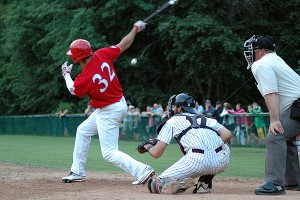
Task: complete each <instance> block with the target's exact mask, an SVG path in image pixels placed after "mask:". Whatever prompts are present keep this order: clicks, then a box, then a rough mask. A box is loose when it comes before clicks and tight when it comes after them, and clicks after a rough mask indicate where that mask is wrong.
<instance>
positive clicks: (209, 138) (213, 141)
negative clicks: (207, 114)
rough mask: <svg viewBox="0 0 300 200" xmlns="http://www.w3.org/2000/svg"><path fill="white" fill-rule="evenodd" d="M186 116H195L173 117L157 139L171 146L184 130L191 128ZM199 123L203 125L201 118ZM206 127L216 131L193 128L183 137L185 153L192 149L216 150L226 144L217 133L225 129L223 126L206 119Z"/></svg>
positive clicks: (182, 143) (187, 114)
mask: <svg viewBox="0 0 300 200" xmlns="http://www.w3.org/2000/svg"><path fill="white" fill-rule="evenodd" d="M186 116H194V115H193V114H189V113H184V114H181V115H174V116H173V117H171V118H170V119H169V120H168V121H167V122H166V123H165V125H164V126H163V127H162V129H161V131H160V132H159V135H158V137H157V139H158V140H160V141H162V142H164V143H166V144H170V142H171V141H172V139H173V138H176V137H178V136H179V134H180V133H181V132H182V131H183V130H185V129H187V128H188V127H190V126H191V122H190V121H189V120H188V119H187V117H186ZM197 123H198V124H199V125H200V124H201V117H200V118H198V119H197ZM206 126H208V127H210V128H211V129H213V130H214V131H213V130H210V129H204V128H197V129H194V128H192V129H191V130H189V131H188V132H187V133H186V134H185V135H184V136H182V138H181V139H180V143H181V145H182V147H183V148H184V151H185V152H188V151H189V150H190V149H203V150H204V151H205V150H215V149H216V148H218V147H220V146H222V145H223V144H224V142H223V141H222V139H221V137H220V136H219V135H218V134H217V133H216V132H218V131H219V130H221V128H223V125H221V124H219V123H218V122H217V121H216V120H215V119H212V118H206Z"/></svg>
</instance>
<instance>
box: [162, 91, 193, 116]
mask: <svg viewBox="0 0 300 200" xmlns="http://www.w3.org/2000/svg"><path fill="white" fill-rule="evenodd" d="M172 105H176V106H180V107H181V108H182V109H183V110H185V111H186V112H188V113H191V114H197V111H196V109H195V105H196V102H195V100H194V99H193V97H192V96H190V95H189V94H187V93H180V94H177V95H173V96H171V97H170V99H169V102H168V111H169V112H168V113H169V117H171V116H173V115H174V111H173V110H172Z"/></svg>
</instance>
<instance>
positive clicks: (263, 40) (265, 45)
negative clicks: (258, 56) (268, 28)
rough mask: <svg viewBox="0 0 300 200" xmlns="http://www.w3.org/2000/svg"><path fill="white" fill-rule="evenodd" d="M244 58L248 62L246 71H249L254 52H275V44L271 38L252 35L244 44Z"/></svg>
mask: <svg viewBox="0 0 300 200" xmlns="http://www.w3.org/2000/svg"><path fill="white" fill-rule="evenodd" d="M244 48H245V50H244V56H245V59H246V61H247V62H248V66H247V69H250V68H251V66H252V64H253V62H254V60H255V58H254V56H255V54H254V50H256V49H266V50H272V51H275V42H274V40H273V38H272V37H271V36H267V35H265V36H261V35H253V36H252V37H251V38H250V39H248V40H246V41H245V43H244Z"/></svg>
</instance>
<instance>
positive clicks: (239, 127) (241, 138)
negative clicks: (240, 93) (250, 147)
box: [228, 103, 246, 145]
mask: <svg viewBox="0 0 300 200" xmlns="http://www.w3.org/2000/svg"><path fill="white" fill-rule="evenodd" d="M228 113H229V114H231V115H234V114H236V115H239V114H245V113H246V112H245V110H244V109H243V108H242V106H241V104H240V103H237V104H236V106H235V111H231V110H228ZM235 124H236V129H235V133H236V134H235V135H236V138H237V141H238V143H239V144H241V145H245V131H246V122H245V117H244V116H236V117H235Z"/></svg>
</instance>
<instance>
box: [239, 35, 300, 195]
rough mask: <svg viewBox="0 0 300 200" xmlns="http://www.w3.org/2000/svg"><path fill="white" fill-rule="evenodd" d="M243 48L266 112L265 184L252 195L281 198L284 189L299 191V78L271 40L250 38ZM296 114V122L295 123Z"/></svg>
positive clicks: (258, 37)
mask: <svg viewBox="0 0 300 200" xmlns="http://www.w3.org/2000/svg"><path fill="white" fill-rule="evenodd" d="M244 47H245V51H244V56H245V58H246V60H247V62H248V67H247V68H248V69H249V68H251V71H252V73H253V75H254V77H255V79H256V81H257V88H258V90H259V91H260V93H261V94H262V96H263V97H264V99H265V103H266V105H267V107H268V110H269V113H270V127H269V133H268V134H267V136H266V166H265V183H264V184H263V185H261V186H260V187H258V188H256V189H255V194H257V195H281V194H285V193H286V192H285V190H298V191H299V190H300V168H299V158H298V151H297V147H296V145H295V143H294V142H295V139H296V136H297V135H298V134H299V132H300V121H298V120H299V116H300V111H299V110H297V108H298V109H299V107H300V103H298V102H300V101H299V97H300V76H299V75H298V74H297V73H296V72H294V71H293V70H292V69H291V68H290V67H289V66H288V65H287V64H286V63H285V62H284V60H283V59H282V58H280V57H279V56H278V55H277V54H276V52H275V43H274V41H273V39H272V37H270V36H260V35H254V36H252V37H251V38H250V39H248V40H247V41H246V42H245V43H244ZM297 99H298V100H297ZM294 111H296V112H295V113H294ZM294 115H296V116H294ZM297 115H298V120H295V119H296V118H295V117H297Z"/></svg>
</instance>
